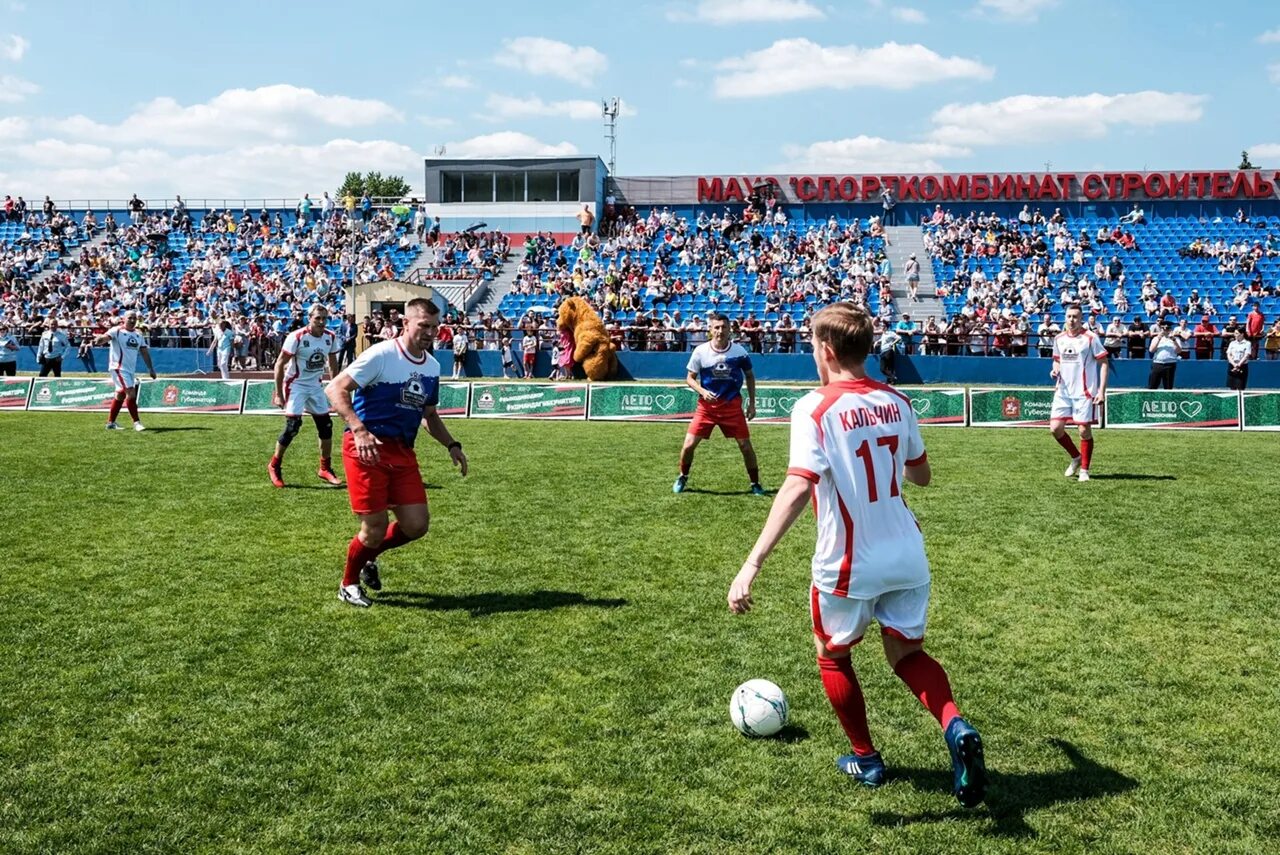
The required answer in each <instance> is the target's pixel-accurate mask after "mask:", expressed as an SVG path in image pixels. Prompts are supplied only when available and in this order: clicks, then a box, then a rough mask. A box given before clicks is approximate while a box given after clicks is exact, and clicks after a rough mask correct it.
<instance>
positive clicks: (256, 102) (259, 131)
mask: <svg viewBox="0 0 1280 855" xmlns="http://www.w3.org/2000/svg"><path fill="white" fill-rule="evenodd" d="M402 119H403V116H402V115H401V114H400V112H399V111H397V110H395V109H394V108H392V107H391V106H390V105H388V104H386V103H384V102H382V101H375V100H368V99H359V98H348V97H346V96H343V95H321V94H319V93H318V92H316V91H315V90H314V89H304V88H301V87H297V86H291V85H289V84H286V83H280V84H276V85H273V86H262V87H259V88H257V89H228V90H226V91H225V92H223V93H221V94H219V95H217V96H216V97H214V98H213V99H212V100H210V101H207V102H205V103H203V104H192V105H190V106H183V105H181V104H179V103H178V102H177V101H175V100H174V99H173V98H167V97H166V98H156V99H154V100H152V101H148V102H147V103H145V104H142V105H141V106H139V107H138V109H137V110H135V111H134V112H133V113H131V114H130V115H129V116H127V117H126V118H125V119H124V120H123V121H121V122H120V123H119V124H115V125H106V124H101V123H99V122H95V121H93V120H92V119H90V118H88V117H87V116H83V115H77V116H72V117H71V118H69V119H63V120H60V121H58V122H55V123H53V127H54V128H55V129H56V130H58V131H60V132H62V133H64V134H68V135H70V136H74V137H80V138H87V139H93V140H96V141H99V142H110V143H114V144H117V145H172V146H192V147H217V146H234V145H243V144H244V143H246V142H254V141H258V140H271V141H276V142H286V141H290V140H293V139H295V138H296V137H297V136H298V135H299V134H302V133H305V132H308V131H311V130H313V129H314V128H315V127H316V125H328V126H331V127H337V128H353V127H360V126H364V125H372V124H376V123H378V122H398V121H401V120H402Z"/></svg>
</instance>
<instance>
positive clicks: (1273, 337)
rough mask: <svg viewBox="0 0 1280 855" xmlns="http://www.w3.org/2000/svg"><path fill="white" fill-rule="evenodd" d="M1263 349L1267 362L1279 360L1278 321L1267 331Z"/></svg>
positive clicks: (1279, 335) (1279, 324)
mask: <svg viewBox="0 0 1280 855" xmlns="http://www.w3.org/2000/svg"><path fill="white" fill-rule="evenodd" d="M1265 349H1266V351H1267V360H1268V361H1272V360H1276V359H1280V320H1277V321H1276V322H1275V323H1273V324H1272V325H1271V329H1270V330H1268V331H1267V340H1266V345H1265Z"/></svg>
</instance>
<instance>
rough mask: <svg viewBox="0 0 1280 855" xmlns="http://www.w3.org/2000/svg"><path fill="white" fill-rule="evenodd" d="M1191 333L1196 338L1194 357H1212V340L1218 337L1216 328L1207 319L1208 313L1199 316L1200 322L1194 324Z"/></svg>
mask: <svg viewBox="0 0 1280 855" xmlns="http://www.w3.org/2000/svg"><path fill="white" fill-rule="evenodd" d="M1191 334H1192V335H1193V336H1195V340H1196V344H1195V351H1196V359H1212V358H1213V340H1214V339H1215V338H1217V337H1218V328H1217V327H1216V326H1214V323H1213V321H1211V320H1209V316H1208V315H1202V316H1201V318H1200V323H1198V324H1196V327H1195V329H1193V330H1192V331H1191Z"/></svg>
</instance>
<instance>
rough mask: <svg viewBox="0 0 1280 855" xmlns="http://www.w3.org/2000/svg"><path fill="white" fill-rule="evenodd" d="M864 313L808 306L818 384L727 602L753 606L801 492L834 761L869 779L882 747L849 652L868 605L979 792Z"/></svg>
mask: <svg viewBox="0 0 1280 855" xmlns="http://www.w3.org/2000/svg"><path fill="white" fill-rule="evenodd" d="M871 324H872V321H871V316H870V315H868V314H867V313H866V312H865V311H864V310H862V309H861V308H859V307H856V306H854V305H852V304H851V303H836V304H834V305H832V306H828V307H827V308H825V309H823V310H822V311H820V312H818V313H817V314H816V315H814V317H813V359H814V362H815V363H816V364H817V367H818V377H819V378H820V380H821V381H822V386H821V387H820V388H819V389H817V390H816V391H814V392H810V393H809V394H808V395H806V396H805V397H803V398H801V399H800V400H799V401H798V402H796V405H795V408H794V409H793V410H792V411H791V455H790V459H789V463H788V467H787V477H786V479H785V480H784V481H783V482H782V487H781V488H780V489H779V490H778V495H777V497H776V498H775V499H774V501H773V507H772V508H771V509H770V511H769V518H768V520H766V522H765V524H764V530H763V531H761V532H760V537H759V539H758V540H756V545H755V547H754V548H753V549H752V550H751V554H750V555H749V556H748V557H747V560H746V561H745V562H744V563H743V565H742V569H741V570H739V571H738V575H737V576H736V577H734V580H733V584H732V585H731V586H730V588H729V609H730V611H732V612H733V613H735V614H741V613H743V612H746V611H748V610H750V608H751V606H752V605H753V602H752V597H751V585H752V583H753V582H754V581H755V579H756V576H757V575H758V574H759V573H760V568H761V567H762V565H763V564H764V562H765V559H767V558H768V557H769V554H770V553H771V552H772V551H773V549H774V547H775V546H777V544H778V541H779V540H781V539H782V536H783V535H784V534H785V533H786V532H787V530H788V529H789V528H791V526H792V524H794V523H795V521H796V519H797V518H798V517H799V516H800V514H801V513H803V511H804V508H805V505H806V504H808V502H809V499H810V496H811V495H812V498H813V506H814V514H815V516H817V518H818V541H817V548H816V550H815V551H814V555H813V562H812V575H813V582H812V587H811V588H810V607H811V610H812V617H813V636H814V642H815V645H816V647H817V651H818V668H819V671H820V674H821V677H822V686H823V689H825V690H826V694H827V698H828V700H830V702H831V706H832V708H833V709H834V710H835V713H836V717H837V718H838V719H839V720H840V724H841V726H842V727H843V728H844V731H845V734H846V735H847V736H848V737H849V741H850V743H852V746H853V752H852V753H851V754H845V755H843V756H841V757H839V758H838V759H837V760H836V767H837V768H838V769H839V770H840V771H841V772H843V773H844V774H846V775H848V776H850V777H851V778H853V779H854V780H856V781H858V782H859V783H861V784H863V785H865V786H868V787H878V786H880V784H882V783H883V782H884V776H885V765H884V760H883V759H882V758H881V756H880V753H879V752H878V751H876V749H875V746H874V744H873V743H872V741H871V732H870V729H869V727H868V726H867V710H866V703H865V701H864V700H863V696H862V688H861V686H860V685H859V684H858V678H857V676H856V675H855V674H854V671H853V664H852V662H851V661H850V657H849V654H850V650H851V649H852V647H853V646H854V645H855V644H857V643H858V642H859V641H861V640H862V636H863V633H865V632H866V629H867V626H868V625H869V624H870V623H871V621H872V620H873V619H874V620H875V621H876V622H877V623H879V624H880V635H881V641H882V642H883V645H884V654H885V658H886V659H888V661H889V665H890V666H891V667H892V668H893V670H894V672H895V673H896V674H897V675H898V677H899V678H901V680H902V681H903V682H904V683H906V684H907V688H909V689H910V690H911V692H912V694H914V695H915V696H916V697H917V698H918V699H919V700H920V702H921V703H922V704H924V706H925V707H926V708H927V709H928V710H929V712H930V713H932V714H933V716H934V718H936V719H937V720H938V723H939V724H941V725H942V728H943V733H944V735H945V738H946V742H947V747H948V749H949V750H950V752H951V765H952V771H953V791H954V792H955V795H956V798H957V799H959V801H960V803H961V804H962V805H964V806H965V807H973V806H974V805H977V804H978V803H979V802H981V801H982V799H983V798H984V795H985V792H986V766H985V763H984V759H983V751H982V737H980V736H979V735H978V731H977V730H975V729H974V728H973V727H972V726H971V725H970V724H969V723H968V722H967V721H965V720H964V719H963V718H961V717H960V711H959V710H958V709H957V708H956V704H955V701H954V700H953V698H952V695H951V684H950V681H949V680H948V679H947V672H946V671H945V670H943V668H942V666H941V665H939V664H938V663H937V661H935V660H934V659H933V658H932V657H930V656H929V654H927V653H925V652H924V647H923V642H924V630H925V618H926V612H927V611H928V607H929V578H930V577H929V561H928V559H927V558H926V557H925V551H924V537H923V535H922V534H921V531H920V526H919V524H918V523H917V522H916V518H915V516H914V515H912V513H911V511H910V510H908V509H907V505H906V502H905V501H904V499H903V497H902V488H901V486H900V481H902V480H905V481H910V482H911V483H913V484H916V485H919V486H921V487H923V486H926V485H928V483H929V481H930V480H931V478H932V472H931V470H930V467H929V460H928V458H927V456H926V455H925V449H924V440H923V439H922V438H921V436H920V427H919V425H918V424H917V422H916V416H915V412H914V411H913V410H912V409H911V401H910V400H909V399H908V398H907V397H906V396H904V395H902V394H901V393H899V392H898V391H897V390H895V389H893V388H892V387H891V386H886V385H885V384H883V383H878V382H876V381H874V380H872V379H871V378H869V377H868V376H867V372H866V359H867V354H868V353H869V352H870V351H871V342H872V329H871Z"/></svg>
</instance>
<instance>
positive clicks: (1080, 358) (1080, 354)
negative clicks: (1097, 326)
mask: <svg viewBox="0 0 1280 855" xmlns="http://www.w3.org/2000/svg"><path fill="white" fill-rule="evenodd" d="M1106 358H1107V349H1106V348H1105V347H1103V345H1102V339H1101V338H1099V337H1098V336H1096V335H1094V334H1093V333H1091V332H1089V331H1088V330H1083V331H1081V333H1080V334H1079V335H1070V334H1068V333H1065V332H1064V333H1059V334H1058V335H1057V337H1056V338H1054V340H1053V364H1054V365H1055V366H1057V368H1058V388H1059V389H1061V390H1062V391H1063V392H1064V393H1065V394H1067V395H1072V396H1076V395H1083V396H1085V397H1086V398H1092V397H1093V396H1094V393H1095V392H1097V391H1098V383H1099V382H1101V378H1100V376H1099V371H1098V366H1099V364H1101V362H1102V361H1103V360H1105V359H1106Z"/></svg>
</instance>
